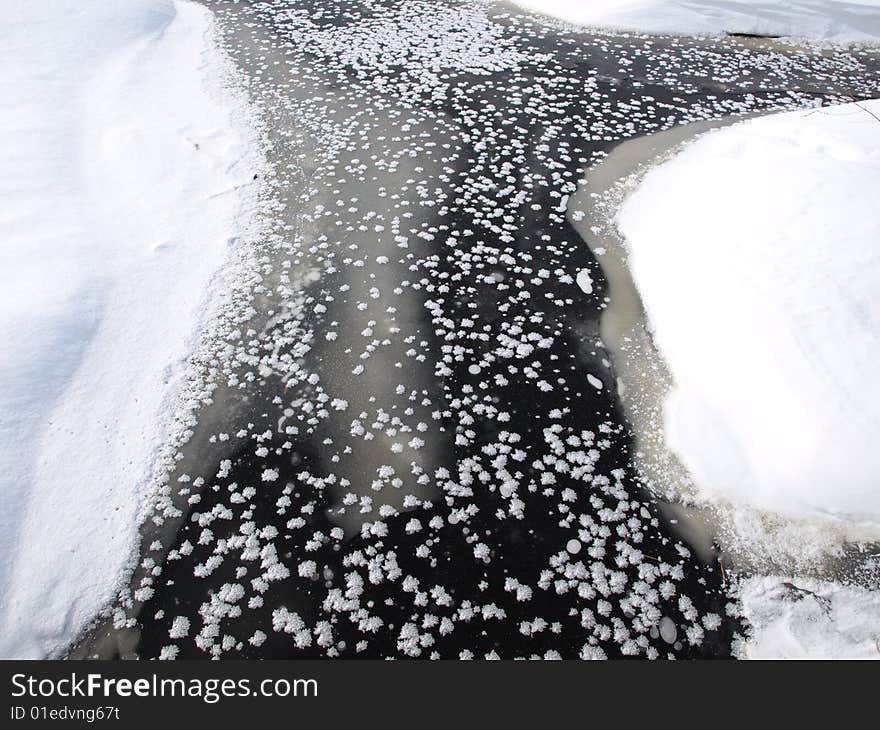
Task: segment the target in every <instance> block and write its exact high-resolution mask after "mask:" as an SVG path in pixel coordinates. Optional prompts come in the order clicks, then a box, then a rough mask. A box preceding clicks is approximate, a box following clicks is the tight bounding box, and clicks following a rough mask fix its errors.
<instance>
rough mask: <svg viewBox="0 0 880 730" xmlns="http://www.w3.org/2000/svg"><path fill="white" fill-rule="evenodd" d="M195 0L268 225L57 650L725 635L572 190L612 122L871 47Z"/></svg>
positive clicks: (799, 72)
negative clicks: (109, 557) (259, 151)
mask: <svg viewBox="0 0 880 730" xmlns="http://www.w3.org/2000/svg"><path fill="white" fill-rule="evenodd" d="M207 4H208V5H209V7H211V9H212V10H214V11H215V12H216V13H217V15H218V18H219V20H220V23H221V27H222V29H223V37H224V39H225V43H226V45H227V50H228V51H229V53H230V54H231V55H232V56H233V58H234V59H235V61H236V62H237V64H238V66H239V70H240V71H241V73H242V74H243V75H244V77H245V78H246V79H247V81H248V87H249V93H250V94H251V96H252V99H253V100H254V101H255V102H257V103H258V105H259V107H260V110H261V114H262V120H263V123H264V127H265V129H264V133H265V138H266V143H267V154H268V155H269V158H270V159H271V161H272V164H273V170H272V171H271V174H270V175H269V178H270V180H269V182H270V184H271V188H272V192H273V199H272V200H271V201H267V204H266V206H265V213H264V214H265V216H266V221H267V235H266V240H265V246H264V249H265V250H264V252H263V258H262V259H261V261H260V263H259V267H258V269H257V270H255V271H253V272H252V278H251V280H250V281H249V282H248V292H249V297H248V300H247V302H246V303H245V304H243V305H242V306H241V307H240V309H239V311H237V312H235V313H233V314H232V315H231V316H236V317H238V318H239V319H240V325H239V326H238V327H237V328H236V329H235V331H234V332H232V333H231V334H230V336H229V337H228V338H227V340H226V342H225V343H224V344H223V346H222V347H217V348H216V350H215V355H214V358H213V360H211V361H209V362H206V363H205V364H204V373H205V377H206V378H208V379H209V380H211V381H212V382H214V383H215V385H216V388H215V390H214V392H213V396H212V399H211V401H210V402H209V403H206V404H205V405H204V406H203V407H202V409H201V411H200V414H199V423H198V425H195V426H194V427H193V431H192V437H191V438H190V440H189V442H188V443H187V444H185V445H184V446H183V447H182V450H181V453H180V457H181V458H180V460H179V462H178V465H177V467H176V469H175V471H174V473H173V474H172V475H171V478H170V481H169V483H168V486H167V488H166V489H165V490H164V491H163V494H162V495H160V497H159V499H158V501H157V504H156V505H155V508H154V511H153V519H151V520H150V521H148V522H147V523H146V526H145V528H144V533H143V549H142V555H141V562H140V567H139V568H138V569H137V570H136V571H135V573H134V576H133V578H132V584H131V589H130V591H126V592H125V594H124V595H123V596H122V597H120V600H119V602H118V604H117V605H116V606H115V607H114V608H113V616H111V617H110V618H109V619H108V620H107V621H106V622H103V623H102V624H100V625H99V626H98V627H97V628H96V629H95V630H94V631H92V632H91V633H90V634H89V635H88V636H86V637H84V639H83V641H82V642H81V644H80V645H79V646H78V647H77V648H76V649H75V650H74V655H75V656H91V655H95V654H97V655H99V656H106V657H112V656H133V655H138V656H141V657H144V658H153V657H159V656H163V657H167V658H171V657H181V658H183V657H193V658H196V657H206V656H211V655H213V656H220V657H297V656H302V657H310V656H343V657H348V656H362V657H373V658H375V657H391V656H397V657H416V656H418V657H430V656H436V657H442V658H455V657H461V658H469V657H474V658H482V657H486V656H490V657H492V656H498V657H501V658H515V657H547V658H553V657H563V658H576V657H579V656H580V657H584V658H590V657H594V656H609V657H613V656H621V655H624V656H647V657H667V656H675V657H723V656H728V655H730V653H731V646H732V642H733V640H734V636H735V634H736V633H737V632H738V631H739V630H740V626H739V625H738V623H737V621H736V619H735V618H733V617H730V616H728V614H727V612H726V610H725V606H726V604H727V603H728V601H729V596H728V590H727V582H726V576H725V575H724V573H723V571H722V570H721V568H720V565H719V563H718V556H717V554H716V553H715V552H714V551H712V550H709V551H708V552H706V551H702V552H701V553H700V555H699V556H698V555H697V554H696V553H695V552H694V551H692V550H691V549H689V547H688V546H687V545H686V544H684V543H683V542H681V540H680V538H679V536H678V535H679V533H678V532H677V530H676V529H675V526H674V525H670V524H669V522H668V520H667V518H666V517H664V516H663V514H661V511H660V510H659V508H658V505H657V503H656V499H655V498H654V496H653V495H652V494H651V493H649V492H648V491H647V490H646V489H644V488H643V487H642V485H641V483H640V481H639V479H638V478H637V472H636V469H635V465H634V459H633V454H632V434H631V430H630V428H629V427H628V425H627V420H626V417H625V414H624V411H623V409H622V407H621V405H620V402H619V399H618V397H617V391H616V373H615V371H614V368H613V366H612V363H611V357H610V354H609V352H608V350H607V349H606V347H605V345H604V344H603V342H602V340H601V337H600V331H599V326H600V318H601V315H602V312H603V309H604V308H605V306H606V303H607V299H606V281H605V279H604V277H603V274H602V270H601V268H600V266H599V265H598V263H597V260H596V258H595V257H594V255H593V253H591V250H590V248H589V247H588V246H587V245H586V244H585V242H584V240H583V239H582V238H581V236H580V235H579V234H578V232H577V230H576V229H575V228H574V227H573V226H572V224H571V222H570V220H569V218H568V217H567V216H566V211H567V202H568V200H569V197H570V196H572V195H573V194H574V193H575V192H576V191H577V190H578V188H579V186H580V188H581V192H580V193H579V194H580V195H583V194H584V193H585V192H586V194H589V191H590V180H589V178H587V180H586V182H583V178H584V175H585V174H586V172H587V170H588V169H589V168H590V167H591V166H593V165H594V164H596V163H598V162H600V161H601V160H602V159H604V157H605V156H606V155H607V153H608V152H609V151H610V150H611V149H613V148H614V147H615V146H616V145H618V144H619V143H620V142H621V141H623V140H626V139H630V138H633V137H636V136H639V135H644V134H647V133H650V132H655V131H659V130H664V129H669V128H671V127H673V126H676V125H679V124H683V123H687V122H696V121H705V120H710V119H721V118H725V117H729V116H731V115H745V114H757V113H763V112H767V111H775V110H780V109H792V108H801V107H806V106H811V105H815V104H817V103H831V102H842V101H849V100H851V99H852V98H864V97H867V96H870V95H872V94H875V93H876V89H872V84H871V83H870V81H869V80H870V79H871V78H872V77H873V78H876V74H877V67H878V65H880V64H878V58H877V56H876V54H875V55H869V54H862V55H860V54H859V53H857V52H851V51H847V50H836V51H810V50H804V49H799V48H796V47H786V46H783V45H781V44H776V43H770V42H765V41H760V40H744V39H740V40H735V39H718V40H714V41H694V40H686V39H680V38H674V37H664V38H661V37H647V36H637V35H629V36H626V35H619V34H618V35H615V34H610V33H609V34H590V33H585V32H578V31H574V30H573V29H567V28H566V27H565V26H562V25H558V26H552V27H551V26H548V25H546V24H544V23H542V22H539V21H538V20H537V19H530V18H529V17H528V16H525V15H523V14H521V12H519V11H516V10H514V8H513V7H508V6H505V5H504V4H496V5H494V6H492V8H490V9H487V7H486V6H485V5H483V4H475V3H467V2H462V3H458V2H451V1H442V2H406V3H399V2H393V1H386V2H383V1H377V0H373V1H369V2H368V1H364V2H350V1H345V2H332V1H324V2H297V3H285V2H277V1H271V2H254V3H226V2H208V3H207ZM589 224H590V221H589V220H586V221H579V225H583V226H589ZM582 272H587V273H586V274H583V273H582ZM579 275H580V277H579ZM576 280H579V282H580V284H581V286H579V285H578V283H576Z"/></svg>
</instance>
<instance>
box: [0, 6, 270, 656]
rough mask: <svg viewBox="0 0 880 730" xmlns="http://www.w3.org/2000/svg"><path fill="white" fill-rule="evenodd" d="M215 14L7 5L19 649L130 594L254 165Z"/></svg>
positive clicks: (12, 636) (9, 556) (6, 510)
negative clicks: (200, 332)
mask: <svg viewBox="0 0 880 730" xmlns="http://www.w3.org/2000/svg"><path fill="white" fill-rule="evenodd" d="M210 30H211V16H210V13H209V12H208V11H206V10H205V9H203V8H201V7H199V6H196V5H194V4H190V3H186V2H172V1H171V0H129V2H104V1H103V0H57V1H56V2H52V3H45V2H31V1H30V0H7V2H4V3H3V5H2V7H0V67H2V68H3V73H2V75H0V98H2V99H3V102H2V104H0V197H2V199H3V200H4V203H5V204H4V206H3V207H2V209H0V229H2V230H3V236H2V237H0V656H3V657H39V656H45V655H52V654H56V653H57V652H59V651H61V650H63V648H64V647H65V646H66V645H67V644H68V643H69V642H70V641H71V640H72V639H73V638H74V637H75V636H76V635H77V633H78V632H79V631H80V630H82V628H83V627H84V626H85V625H86V624H87V623H88V622H89V621H90V620H91V619H92V618H93V617H94V616H95V614H96V612H98V611H99V610H100V609H101V607H102V606H104V605H105V604H106V603H107V602H108V601H109V600H111V599H112V597H113V595H114V590H115V589H116V588H117V586H118V581H119V578H120V575H121V573H122V572H123V571H124V569H125V567H126V565H127V563H128V561H129V560H130V559H131V558H132V555H133V554H134V550H135V546H136V540H137V521H138V515H139V509H140V507H141V500H142V499H143V498H144V495H145V491H146V490H147V486H148V484H149V481H150V477H151V473H150V472H151V466H152V465H153V462H154V459H155V455H156V453H157V451H158V449H159V448H160V447H161V446H162V445H163V443H165V442H166V440H167V435H168V434H167V429H168V427H169V424H170V422H171V416H172V415H173V403H174V400H175V395H176V394H177V393H178V391H179V389H180V387H181V383H182V381H183V374H184V372H185V370H186V368H185V358H186V357H187V355H188V353H189V352H191V349H192V346H193V342H194V337H195V335H196V333H197V328H198V323H199V322H200V318H201V317H202V316H203V314H204V310H205V306H206V303H207V302H208V301H209V296H208V292H209V289H210V282H211V278H212V276H213V275H214V273H215V272H216V270H217V269H218V268H219V267H220V266H221V265H222V264H223V262H224V260H225V258H226V256H227V252H228V251H229V244H230V242H231V240H233V238H234V236H235V235H236V233H237V230H238V217H239V214H240V212H241V210H242V209H243V208H242V206H243V201H244V193H243V190H244V189H245V188H243V187H241V186H243V185H244V183H245V182H246V181H248V180H250V178H251V177H252V174H253V170H252V169H250V170H249V169H247V167H248V165H247V164H245V163H244V162H242V160H243V159H245V158H246V152H247V150H248V149H250V146H249V145H250V141H249V138H248V134H249V133H248V132H247V131H246V126H245V125H244V124H243V123H242V122H241V121H239V112H240V111H241V109H240V102H239V101H237V100H235V99H233V98H232V97H231V96H228V95H225V94H224V93H223V89H222V83H221V80H220V79H219V77H218V74H217V68H218V67H219V66H220V65H222V64H220V61H221V60H225V59H222V57H220V56H219V55H218V52H217V51H216V50H215V49H214V48H213V46H212V45H211V43H210Z"/></svg>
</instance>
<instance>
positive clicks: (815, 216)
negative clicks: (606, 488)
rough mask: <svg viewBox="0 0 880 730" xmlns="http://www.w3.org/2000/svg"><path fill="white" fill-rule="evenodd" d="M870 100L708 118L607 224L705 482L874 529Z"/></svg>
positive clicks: (877, 433)
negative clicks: (718, 123)
mask: <svg viewBox="0 0 880 730" xmlns="http://www.w3.org/2000/svg"><path fill="white" fill-rule="evenodd" d="M872 113H873V114H875V115H880V101H872V102H866V103H863V104H861V105H856V104H848V105H842V106H837V107H830V108H825V109H816V110H812V111H806V112H792V113H786V114H778V115H773V116H771V117H765V118H761V119H755V120H751V121H747V122H743V123H741V124H739V125H736V126H733V127H728V128H726V129H722V130H718V131H715V132H711V133H709V134H707V135H706V136H704V137H702V138H700V139H698V140H697V141H695V142H693V143H692V144H691V145H690V146H688V147H687V148H686V149H685V150H684V151H683V152H681V153H680V154H679V155H678V156H676V157H675V158H673V159H672V160H670V161H668V162H666V163H665V164H662V165H660V166H658V167H656V168H654V169H653V170H652V171H650V172H649V173H648V174H647V176H646V177H645V179H644V180H643V182H642V183H641V185H640V186H639V188H638V189H637V190H636V191H635V192H634V193H633V194H632V195H631V196H630V197H629V198H628V199H627V200H626V201H625V203H624V205H623V206H622V208H621V210H620V212H619V214H618V225H619V228H620V230H621V232H622V233H623V235H624V236H625V238H626V241H627V245H628V247H629V253H630V260H629V264H630V268H631V271H632V274H633V279H634V280H635V282H636V285H637V287H638V288H639V291H640V293H641V296H642V300H643V302H644V304H645V307H646V310H647V313H648V318H649V320H650V322H651V325H652V326H653V328H654V338H655V342H656V344H657V346H658V348H659V350H660V352H661V354H662V355H663V356H664V358H665V360H666V362H667V363H668V365H669V368H670V371H671V372H672V375H673V377H674V380H675V382H676V388H675V389H674V391H673V393H672V395H671V396H670V398H669V399H668V401H667V404H666V414H665V419H666V424H665V427H666V431H667V442H668V443H669V445H670V446H671V448H672V449H673V450H674V451H675V452H676V453H677V454H678V455H679V456H680V457H681V459H682V461H683V462H684V464H685V465H686V466H687V467H688V469H689V470H690V472H691V474H692V475H693V477H694V478H695V480H696V481H697V483H698V484H699V485H700V486H701V487H702V488H703V489H704V490H705V491H706V493H707V494H708V495H720V496H722V497H724V498H726V499H728V500H730V501H731V502H733V503H735V504H736V503H746V504H749V505H752V506H755V507H759V508H762V509H766V510H771V511H775V512H778V513H780V514H783V515H787V516H790V517H808V518H809V517H815V516H817V515H820V516H825V517H833V518H839V519H841V520H846V521H849V522H851V523H858V524H861V525H866V526H869V527H871V528H873V527H876V526H880V488H878V484H880V449H878V448H877V443H878V440H880V381H878V379H877V377H876V372H877V370H876V368H877V362H880V299H878V298H877V292H878V291H880V258H878V256H880V254H878V248H877V242H878V241H880V216H878V215H877V201H878V200H880V120H878V119H877V118H875V116H873V115H872Z"/></svg>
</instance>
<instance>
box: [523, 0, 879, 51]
mask: <svg viewBox="0 0 880 730" xmlns="http://www.w3.org/2000/svg"><path fill="white" fill-rule="evenodd" d="M514 1H515V3H516V4H517V5H520V6H522V7H524V8H527V9H528V10H533V11H535V12H538V13H544V14H546V15H551V16H556V17H559V18H562V19H563V20H565V21H568V22H570V23H575V24H578V25H587V26H595V27H606V28H617V29H621V30H633V31H639V32H643V33H669V34H680V33H684V34H690V35H721V34H727V33H742V34H750V35H767V36H786V37H794V38H811V39H820V40H825V41H835V42H876V41H877V40H880V1H878V0H702V1H700V0H514Z"/></svg>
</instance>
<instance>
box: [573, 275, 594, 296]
mask: <svg viewBox="0 0 880 730" xmlns="http://www.w3.org/2000/svg"><path fill="white" fill-rule="evenodd" d="M575 281H576V282H577V285H578V286H579V287H580V288H581V291H582V292H583V293H584V294H592V293H593V278H592V277H591V276H590V272H589V271H588V270H587V269H582V270H581V271H579V272H578V275H577V278H576V279H575Z"/></svg>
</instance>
